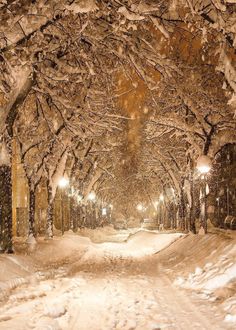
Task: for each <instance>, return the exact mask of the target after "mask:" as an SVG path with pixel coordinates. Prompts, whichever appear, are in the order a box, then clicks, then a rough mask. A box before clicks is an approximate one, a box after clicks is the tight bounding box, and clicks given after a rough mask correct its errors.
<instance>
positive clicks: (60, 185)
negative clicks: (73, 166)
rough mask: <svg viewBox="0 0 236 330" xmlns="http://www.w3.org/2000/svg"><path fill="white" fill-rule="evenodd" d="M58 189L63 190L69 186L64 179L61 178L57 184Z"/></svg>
mask: <svg viewBox="0 0 236 330" xmlns="http://www.w3.org/2000/svg"><path fill="white" fill-rule="evenodd" d="M58 185H59V187H60V188H65V187H67V186H68V185H69V180H68V179H67V178H65V177H63V178H61V179H60V180H59V182H58Z"/></svg>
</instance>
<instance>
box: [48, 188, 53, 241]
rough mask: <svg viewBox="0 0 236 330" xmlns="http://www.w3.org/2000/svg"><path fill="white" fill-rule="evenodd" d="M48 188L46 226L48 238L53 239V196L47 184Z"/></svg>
mask: <svg viewBox="0 0 236 330" xmlns="http://www.w3.org/2000/svg"><path fill="white" fill-rule="evenodd" d="M47 188H48V207H47V226H46V238H49V239H52V238H53V196H52V187H51V186H50V185H49V182H47Z"/></svg>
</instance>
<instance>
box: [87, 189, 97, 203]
mask: <svg viewBox="0 0 236 330" xmlns="http://www.w3.org/2000/svg"><path fill="white" fill-rule="evenodd" d="M88 199H89V200H90V201H95V199H96V194H95V192H94V191H91V192H90V193H89V194H88Z"/></svg>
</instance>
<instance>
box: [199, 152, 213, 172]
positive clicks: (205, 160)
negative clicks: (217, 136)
mask: <svg viewBox="0 0 236 330" xmlns="http://www.w3.org/2000/svg"><path fill="white" fill-rule="evenodd" d="M211 165H212V163H211V159H210V157H208V156H205V155H203V156H200V157H199V158H198V160H197V169H198V171H199V172H200V173H201V174H206V173H208V172H209V171H210V169H211Z"/></svg>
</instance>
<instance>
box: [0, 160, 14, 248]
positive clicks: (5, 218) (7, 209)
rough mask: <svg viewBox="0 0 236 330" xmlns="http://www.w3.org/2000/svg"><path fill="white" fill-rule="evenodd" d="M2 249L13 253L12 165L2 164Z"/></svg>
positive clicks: (0, 178) (0, 199)
mask: <svg viewBox="0 0 236 330" xmlns="http://www.w3.org/2000/svg"><path fill="white" fill-rule="evenodd" d="M0 224H1V232H0V251H1V250H2V251H3V252H7V253H13V244H12V182H11V166H9V165H1V166H0Z"/></svg>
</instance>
